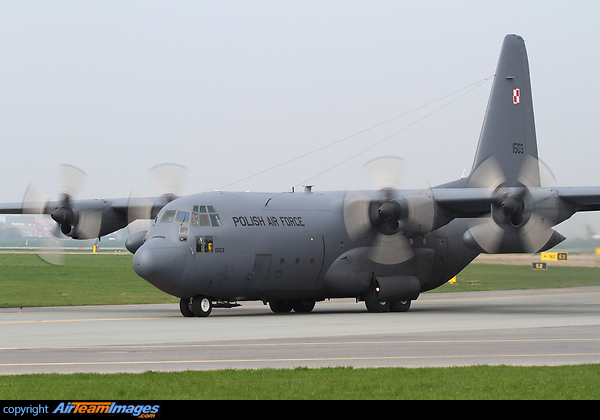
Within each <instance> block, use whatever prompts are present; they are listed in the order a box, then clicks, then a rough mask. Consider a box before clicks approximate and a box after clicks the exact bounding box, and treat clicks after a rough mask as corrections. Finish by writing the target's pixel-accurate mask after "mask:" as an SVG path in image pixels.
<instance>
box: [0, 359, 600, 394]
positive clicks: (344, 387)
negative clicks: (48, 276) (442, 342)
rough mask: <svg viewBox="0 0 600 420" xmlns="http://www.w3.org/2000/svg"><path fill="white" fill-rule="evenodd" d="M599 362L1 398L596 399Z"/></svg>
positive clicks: (250, 378) (232, 379) (115, 383)
mask: <svg viewBox="0 0 600 420" xmlns="http://www.w3.org/2000/svg"><path fill="white" fill-rule="evenodd" d="M599 376H600V365H598V364H593V365H575V366H532V367H517V366H469V367H450V368H417V369H408V368H367V369H353V368H351V367H336V368H322V369H308V368H296V369H259V370H218V371H200V372H196V371H185V372H152V371H148V372H145V373H142V374H124V373H123V374H80V373H78V374H69V375H59V374H43V375H19V376H0V399H11V400H12V399H15V400H16V399H30V400H31V399H33V400H35V399H60V400H87V399H92V400H103V401H104V400H113V399H115V400H131V399H135V400H139V399H142V400H185V399H196V400H197V399H210V400H215V399H218V400H221V399H223V400H226V399H245V400H254V399H256V400H263V399H272V400H305V399H310V400H328V399H335V400H344V399H375V400H379V399H383V400H390V399H408V400H416V399H448V400H454V399H472V400H497V399H499V400H505V399H510V400H546V399H561V400H571V399H573V400H575V399H586V400H595V399H598V398H599V397H600V380H599V379H600V378H599Z"/></svg>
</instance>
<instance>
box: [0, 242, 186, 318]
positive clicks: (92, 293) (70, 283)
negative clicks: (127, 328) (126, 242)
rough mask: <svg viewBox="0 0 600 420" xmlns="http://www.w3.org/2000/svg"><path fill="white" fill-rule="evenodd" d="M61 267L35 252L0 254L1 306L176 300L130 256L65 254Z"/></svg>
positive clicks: (105, 303) (112, 303) (104, 303)
mask: <svg viewBox="0 0 600 420" xmlns="http://www.w3.org/2000/svg"><path fill="white" fill-rule="evenodd" d="M64 258H65V260H64V265H61V266H56V265H51V264H49V263H47V262H46V261H44V260H42V259H41V258H40V257H38V256H37V255H35V254H8V253H1V254H0V307H3V308H15V307H16V308H18V307H19V306H23V307H34V306H79V305H117V304H133V303H166V302H177V301H178V300H177V299H176V298H174V297H172V296H169V295H167V294H166V293H163V292H161V291H160V290H158V289H156V288H155V287H154V286H152V285H151V284H150V283H148V282H146V281H145V280H143V279H141V278H140V277H138V276H137V275H136V274H135V272H134V271H133V268H132V266H131V261H132V258H133V256H132V255H131V254H128V253H127V254H125V255H123V254H114V253H106V254H91V253H86V254H76V255H65V256H64Z"/></svg>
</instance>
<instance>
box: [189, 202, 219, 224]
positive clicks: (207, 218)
mask: <svg viewBox="0 0 600 420" xmlns="http://www.w3.org/2000/svg"><path fill="white" fill-rule="evenodd" d="M192 226H203V227H204V226H212V227H220V226H221V218H220V217H219V214H218V213H217V210H216V209H215V208H214V207H213V206H194V207H193V209H192Z"/></svg>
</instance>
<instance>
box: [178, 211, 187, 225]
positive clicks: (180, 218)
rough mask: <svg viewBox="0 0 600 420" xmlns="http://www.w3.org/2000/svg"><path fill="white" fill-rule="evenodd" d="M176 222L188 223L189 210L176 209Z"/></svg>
mask: <svg viewBox="0 0 600 420" xmlns="http://www.w3.org/2000/svg"><path fill="white" fill-rule="evenodd" d="M176 220H177V223H182V224H183V223H189V221H190V212H189V211H178V212H177V218H176Z"/></svg>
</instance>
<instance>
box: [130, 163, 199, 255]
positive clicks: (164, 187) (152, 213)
mask: <svg viewBox="0 0 600 420" xmlns="http://www.w3.org/2000/svg"><path fill="white" fill-rule="evenodd" d="M188 172H189V170H188V169H187V168H186V167H185V166H183V165H179V164H176V163H163V164H160V165H156V166H154V167H152V168H150V169H149V170H148V173H149V175H150V178H151V180H152V184H153V187H154V190H155V191H156V192H157V193H158V194H159V196H160V198H159V200H158V201H157V200H156V199H151V198H143V197H137V194H136V193H132V194H130V196H129V202H128V205H127V222H128V225H127V230H128V231H129V238H128V239H127V241H126V242H125V247H126V248H127V249H128V250H129V252H131V253H132V254H135V252H136V251H137V250H138V248H139V247H140V246H142V244H143V242H144V237H145V236H146V232H147V231H148V229H150V226H151V225H152V220H153V219H154V218H155V217H156V215H157V214H158V212H159V211H160V209H162V208H163V207H164V206H165V205H166V204H167V203H169V202H170V201H172V200H174V199H175V198H177V197H178V196H179V195H180V194H181V191H182V190H183V186H184V185H185V182H186V180H187V177H188Z"/></svg>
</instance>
